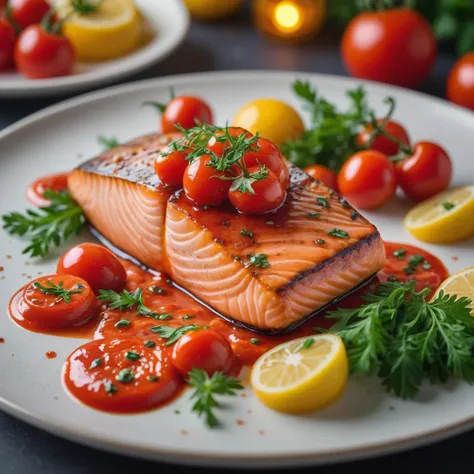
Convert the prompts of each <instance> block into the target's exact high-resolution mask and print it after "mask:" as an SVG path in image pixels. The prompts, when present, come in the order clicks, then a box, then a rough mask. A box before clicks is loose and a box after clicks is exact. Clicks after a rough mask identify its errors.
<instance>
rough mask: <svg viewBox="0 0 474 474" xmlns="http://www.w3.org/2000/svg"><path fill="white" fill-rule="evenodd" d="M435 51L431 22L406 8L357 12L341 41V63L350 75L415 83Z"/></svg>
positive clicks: (431, 63)
mask: <svg viewBox="0 0 474 474" xmlns="http://www.w3.org/2000/svg"><path fill="white" fill-rule="evenodd" d="M436 52H437V46H436V39H435V36H434V34H433V31H432V29H431V27H430V25H429V24H428V22H427V21H426V20H425V19H424V18H423V17H422V16H421V15H420V14H419V13H417V12H415V11H413V10H411V9H409V8H399V9H391V10H385V11H378V12H365V13H361V14H359V15H357V16H356V17H355V18H354V19H353V20H352V21H351V22H350V23H349V25H348V27H347V29H346V31H345V32H344V36H343V38H342V44H341V53H342V58H343V61H344V64H345V66H346V69H347V70H348V71H349V73H350V74H351V75H352V76H355V77H359V78H362V79H370V80H374V81H380V82H385V83H388V84H395V85H398V86H403V87H417V86H418V85H420V84H421V83H422V82H423V81H424V80H425V79H426V77H427V76H428V75H429V73H430V72H431V70H432V68H433V66H434V63H435V59H436Z"/></svg>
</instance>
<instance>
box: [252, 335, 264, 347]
mask: <svg viewBox="0 0 474 474" xmlns="http://www.w3.org/2000/svg"><path fill="white" fill-rule="evenodd" d="M260 342H261V341H260V339H257V338H256V337H251V338H250V344H253V345H254V346H258V345H259V344H260Z"/></svg>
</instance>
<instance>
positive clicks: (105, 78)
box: [0, 0, 189, 99]
mask: <svg viewBox="0 0 474 474" xmlns="http://www.w3.org/2000/svg"><path fill="white" fill-rule="evenodd" d="M136 4H137V5H138V7H139V8H140V9H141V11H142V13H143V15H144V17H145V18H146V20H147V21H148V23H149V26H150V28H151V29H152V30H153V31H154V32H155V37H154V39H153V40H152V41H151V42H150V43H148V44H147V45H146V46H144V47H142V48H140V49H138V50H137V51H135V52H133V53H131V54H129V55H127V56H124V57H122V58H119V59H115V60H111V61H106V62H100V63H95V64H94V63H78V64H77V65H76V70H75V73H74V74H72V75H71V76H65V77H58V78H53V79H40V80H30V79H26V78H25V77H23V76H22V75H21V74H18V73H16V72H10V73H3V72H1V73H0V97H2V98H6V99H11V98H15V97H40V96H48V95H59V94H65V93H70V92H74V91H80V90H85V89H91V88H93V87H97V86H100V85H102V84H105V83H111V82H113V81H116V80H118V79H120V78H122V77H125V76H129V75H132V74H135V73H137V72H139V71H141V70H142V69H145V68H146V67H148V66H150V65H152V64H153V63H156V62H158V61H160V60H162V59H164V58H165V57H166V56H168V54H170V53H171V52H172V51H173V50H174V49H176V48H177V47H178V45H179V44H180V43H181V41H182V40H183V39H184V38H185V36H186V33H187V31H188V27H189V15H188V11H187V9H186V8H185V7H184V5H183V3H182V2H181V0H159V1H156V0H136Z"/></svg>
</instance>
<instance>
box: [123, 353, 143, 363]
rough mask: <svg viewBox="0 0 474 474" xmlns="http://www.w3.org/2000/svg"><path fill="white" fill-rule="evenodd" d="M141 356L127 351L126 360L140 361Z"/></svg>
mask: <svg viewBox="0 0 474 474" xmlns="http://www.w3.org/2000/svg"><path fill="white" fill-rule="evenodd" d="M140 357H141V355H140V354H139V353H138V352H137V351H127V352H126V353H125V359H128V360H133V361H135V360H138V359H140Z"/></svg>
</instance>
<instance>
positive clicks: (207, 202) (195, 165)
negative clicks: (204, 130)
mask: <svg viewBox="0 0 474 474" xmlns="http://www.w3.org/2000/svg"><path fill="white" fill-rule="evenodd" d="M210 160H211V158H210V157H209V156H208V155H203V156H200V157H199V158H197V159H196V160H194V161H193V162H192V163H191V164H189V165H188V167H187V168H186V171H185V173H184V178H183V188H184V192H185V193H186V196H187V197H188V198H189V199H191V201H194V202H195V203H196V204H198V205H200V206H217V205H218V204H221V203H223V202H224V201H225V200H226V199H227V196H228V192H229V188H230V185H231V183H232V181H231V180H227V179H220V178H221V177H228V174H226V173H224V172H222V171H216V169H215V168H213V167H212V166H208V165H209V162H210Z"/></svg>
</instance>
